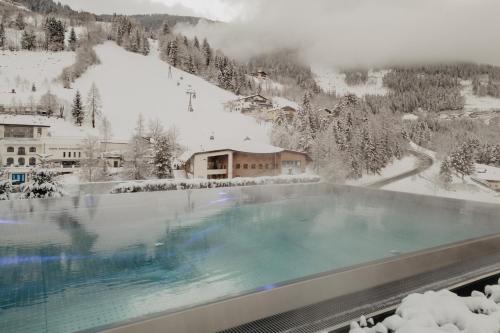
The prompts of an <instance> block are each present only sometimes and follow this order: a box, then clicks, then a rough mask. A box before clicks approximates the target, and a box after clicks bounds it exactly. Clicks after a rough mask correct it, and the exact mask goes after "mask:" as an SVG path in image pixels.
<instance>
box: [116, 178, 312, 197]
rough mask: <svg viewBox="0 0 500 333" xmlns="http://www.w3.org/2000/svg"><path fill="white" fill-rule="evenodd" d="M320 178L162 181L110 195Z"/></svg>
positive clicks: (122, 188)
mask: <svg viewBox="0 0 500 333" xmlns="http://www.w3.org/2000/svg"><path fill="white" fill-rule="evenodd" d="M320 180H321V178H320V177H318V176H314V175H298V176H277V177H256V178H234V179H164V180H147V181H137V182H127V183H123V184H119V185H117V186H115V187H114V188H113V189H112V190H111V193H113V194H120V193H136V192H158V191H175V190H186V189H202V188H218V187H235V186H251V185H276V184H304V183H318V182H319V181H320Z"/></svg>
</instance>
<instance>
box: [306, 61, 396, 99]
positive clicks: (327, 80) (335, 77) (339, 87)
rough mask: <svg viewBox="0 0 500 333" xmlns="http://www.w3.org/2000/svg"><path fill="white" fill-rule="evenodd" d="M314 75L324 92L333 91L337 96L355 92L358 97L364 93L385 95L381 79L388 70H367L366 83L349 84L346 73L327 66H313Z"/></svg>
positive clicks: (385, 90) (385, 89)
mask: <svg viewBox="0 0 500 333" xmlns="http://www.w3.org/2000/svg"><path fill="white" fill-rule="evenodd" d="M313 71H314V74H315V75H316V81H317V82H318V84H319V85H320V87H321V88H323V90H324V91H326V92H335V93H336V94H337V95H338V96H344V95H346V94H355V95H356V96H358V97H363V96H365V95H385V94H386V93H387V88H385V87H384V85H383V79H384V76H385V74H387V72H388V71H373V70H370V71H369V72H368V81H367V82H366V84H361V85H355V86H349V85H348V84H347V83H346V82H345V78H346V75H345V74H342V73H339V72H338V71H337V70H335V69H328V68H321V67H317V68H313Z"/></svg>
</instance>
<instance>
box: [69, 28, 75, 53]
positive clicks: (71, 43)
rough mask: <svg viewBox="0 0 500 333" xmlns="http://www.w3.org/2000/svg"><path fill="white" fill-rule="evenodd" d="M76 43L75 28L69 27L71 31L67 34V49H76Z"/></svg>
mask: <svg viewBox="0 0 500 333" xmlns="http://www.w3.org/2000/svg"><path fill="white" fill-rule="evenodd" d="M76 43H77V38H76V33H75V28H73V27H71V32H70V34H69V40H68V44H69V49H70V50H71V51H75V50H76Z"/></svg>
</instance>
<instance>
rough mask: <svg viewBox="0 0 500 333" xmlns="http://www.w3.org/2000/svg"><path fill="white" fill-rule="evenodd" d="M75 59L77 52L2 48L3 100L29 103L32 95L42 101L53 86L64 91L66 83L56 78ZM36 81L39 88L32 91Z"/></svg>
mask: <svg viewBox="0 0 500 333" xmlns="http://www.w3.org/2000/svg"><path fill="white" fill-rule="evenodd" d="M74 61H75V53H74V52H56V53H54V52H28V51H19V52H10V51H0V104H6V105H12V104H13V103H22V104H29V103H30V99H31V97H33V102H38V100H39V99H40V96H41V95H43V94H45V93H46V92H47V90H49V89H51V90H52V91H53V92H56V93H57V91H61V90H62V85H61V84H60V83H59V82H54V80H55V79H56V78H57V77H58V76H59V75H61V73H62V70H63V68H64V67H67V66H70V65H71V64H73V63H74ZM33 83H34V84H35V86H36V92H32V91H31V86H32V84H33ZM12 89H15V90H16V93H15V94H12V93H11V92H12Z"/></svg>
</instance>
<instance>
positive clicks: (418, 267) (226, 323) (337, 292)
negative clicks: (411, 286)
mask: <svg viewBox="0 0 500 333" xmlns="http://www.w3.org/2000/svg"><path fill="white" fill-rule="evenodd" d="M499 252H500V234H495V235H491V236H486V237H480V238H476V239H472V240H467V241H461V242H457V243H453V244H449V245H445V246H439V247H435V248H431V249H426V250H421V251H417V252H413V253H410V254H405V255H401V256H397V257H392V258H387V259H381V260H376V261H373V262H370V263H365V264H360V265H355V266H351V267H348V268H342V269H338V270H334V271H330V272H327V273H321V274H317V275H313V276H309V277H307V278H305V279H301V280H296V281H292V282H290V281H289V282H287V283H284V284H280V285H276V286H272V287H269V288H267V289H265V290H256V291H254V292H250V293H246V294H243V295H239V296H235V297H232V298H228V299H224V300H220V301H214V302H212V303H209V304H205V305H200V306H195V307H193V308H188V309H183V310H180V311H177V312H172V311H169V312H164V313H159V314H155V315H151V316H148V317H142V318H138V319H135V320H133V321H130V322H121V323H117V324H116V325H113V326H107V327H101V328H100V329H99V330H98V331H103V332H107V333H131V332H147V333H156V332H176V333H188V332H197V333H204V332H206V333H215V332H220V331H224V330H228V329H231V328H234V327H237V326H240V325H243V324H246V323H250V322H254V321H256V320H260V319H263V318H267V317H270V316H273V315H277V314H281V313H285V312H288V311H292V310H296V309H300V308H303V307H307V306H310V305H313V304H317V303H320V302H324V301H327V300H330V299H334V298H338V297H341V296H346V295H349V294H354V293H359V292H362V291H363V290H369V289H373V288H376V287H377V286H382V285H385V284H388V283H391V282H396V281H399V280H404V279H406V278H410V277H412V276H415V275H418V274H424V273H429V272H432V271H434V270H438V269H441V268H444V267H447V266H451V265H454V264H458V263H461V262H464V261H469V260H474V259H478V258H481V257H484V256H488V255H493V254H496V253H499ZM388 271H389V272H391V274H387V272H388ZM95 331H96V330H89V331H85V332H95Z"/></svg>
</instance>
